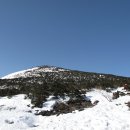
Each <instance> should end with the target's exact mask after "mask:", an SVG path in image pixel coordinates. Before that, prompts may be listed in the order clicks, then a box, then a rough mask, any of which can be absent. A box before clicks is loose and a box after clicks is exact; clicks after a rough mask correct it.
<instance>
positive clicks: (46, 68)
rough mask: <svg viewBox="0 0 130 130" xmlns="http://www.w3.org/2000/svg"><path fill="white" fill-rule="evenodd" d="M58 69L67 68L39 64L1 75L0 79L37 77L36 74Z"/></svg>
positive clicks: (56, 71) (57, 70) (58, 70)
mask: <svg viewBox="0 0 130 130" xmlns="http://www.w3.org/2000/svg"><path fill="white" fill-rule="evenodd" d="M60 71H68V70H67V69H63V68H58V67H54V66H41V67H34V68H31V69H27V70H22V71H19V72H15V73H12V74H9V75H6V76H4V77H2V78H1V79H14V78H27V77H38V76H41V75H40V73H46V72H55V73H58V72H60Z"/></svg>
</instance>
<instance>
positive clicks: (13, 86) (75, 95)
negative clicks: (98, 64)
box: [0, 66, 130, 130]
mask: <svg viewBox="0 0 130 130" xmlns="http://www.w3.org/2000/svg"><path fill="white" fill-rule="evenodd" d="M129 85H130V78H128V77H122V76H116V75H110V74H101V73H91V72H82V71H76V70H70V69H64V68H60V67H54V66H39V67H34V68H31V69H27V70H23V71H19V72H15V73H13V74H9V75H7V76H4V77H2V78H1V79H0V113H1V115H0V119H1V123H0V129H2V130H10V129H14V130H15V129H17V130H20V129H27V130H28V129H32V130H40V129H48V130H53V129H55V128H56V130H58V129H59V130H62V129H67V130H69V129H72V130H75V129H78V130H81V129H82V130H85V129H86V128H87V129H88V130H89V129H90V130H91V129H94V130H96V128H98V129H100V130H104V129H108V130H109V129H111V130H114V129H118V130H122V129H123V130H129V129H130V124H129V122H130V121H129V118H128V117H129V116H130V111H129V107H130V87H129ZM14 115H15V116H14ZM113 120H115V122H113ZM42 122H43V123H42ZM58 122H59V123H58ZM122 122H125V123H124V124H123V123H122ZM101 123H102V125H101ZM114 123H115V124H114ZM43 124H44V125H43ZM49 124H50V125H49ZM81 124H82V125H81ZM117 125H120V127H119V126H117Z"/></svg>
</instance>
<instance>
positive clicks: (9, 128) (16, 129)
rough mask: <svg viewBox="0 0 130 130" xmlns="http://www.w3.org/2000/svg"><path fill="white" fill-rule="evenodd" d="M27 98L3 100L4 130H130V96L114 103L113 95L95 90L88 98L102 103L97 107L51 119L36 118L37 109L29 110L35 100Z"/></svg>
mask: <svg viewBox="0 0 130 130" xmlns="http://www.w3.org/2000/svg"><path fill="white" fill-rule="evenodd" d="M120 90H121V89H120ZM24 97H25V95H23V94H20V95H16V96H14V97H12V98H8V97H1V98H0V130H130V110H129V108H128V107H127V106H126V104H125V103H127V102H128V101H130V96H128V95H126V96H121V97H119V98H118V99H115V100H112V93H108V92H106V91H103V90H97V89H94V90H93V91H90V92H87V94H86V97H87V98H90V100H91V101H92V102H94V101H95V100H99V103H98V104H97V105H96V106H94V107H92V108H86V109H85V110H83V111H74V112H72V113H69V114H61V115H59V116H56V115H54V116H47V117H46V116H41V115H39V116H36V115H34V111H35V110H36V109H37V108H35V109H32V108H31V107H28V106H27V105H29V104H30V105H31V103H30V102H31V101H30V100H29V99H25V98H24ZM51 99H52V97H51V96H50V97H49V98H48V100H47V102H49V101H51ZM50 104H52V105H53V103H52V102H51V103H50ZM48 106H49V107H50V105H48ZM45 107H47V106H45ZM31 111H32V112H31Z"/></svg>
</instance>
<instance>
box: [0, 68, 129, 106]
mask: <svg viewBox="0 0 130 130" xmlns="http://www.w3.org/2000/svg"><path fill="white" fill-rule="evenodd" d="M124 84H128V85H130V78H128V77H121V76H115V75H110V74H100V73H91V72H82V71H75V70H69V69H64V68H59V67H53V66H40V67H35V68H32V69H29V70H25V71H20V72H17V73H14V74H10V75H7V76H5V77H3V78H1V79H0V96H12V95H16V94H26V95H27V97H28V98H30V99H31V101H32V103H33V104H34V105H35V106H38V107H42V106H41V105H42V103H43V101H46V98H47V97H49V95H54V96H55V97H58V96H60V97H64V96H66V95H67V96H71V97H75V98H77V97H79V98H81V97H82V96H81V95H83V94H84V93H86V91H89V90H91V89H93V88H98V89H104V90H105V89H110V88H111V89H113V88H117V87H119V86H120V87H121V86H123V85H124Z"/></svg>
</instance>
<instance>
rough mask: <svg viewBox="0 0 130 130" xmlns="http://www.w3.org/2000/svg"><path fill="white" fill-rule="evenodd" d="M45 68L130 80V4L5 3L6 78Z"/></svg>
mask: <svg viewBox="0 0 130 130" xmlns="http://www.w3.org/2000/svg"><path fill="white" fill-rule="evenodd" d="M39 65H54V66H59V67H65V68H70V69H76V70H83V71H89V72H102V73H112V74H117V75H123V76H130V0H0V77H1V76H4V75H6V74H9V73H12V72H15V71H18V70H23V69H27V68H30V67H33V66H39Z"/></svg>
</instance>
